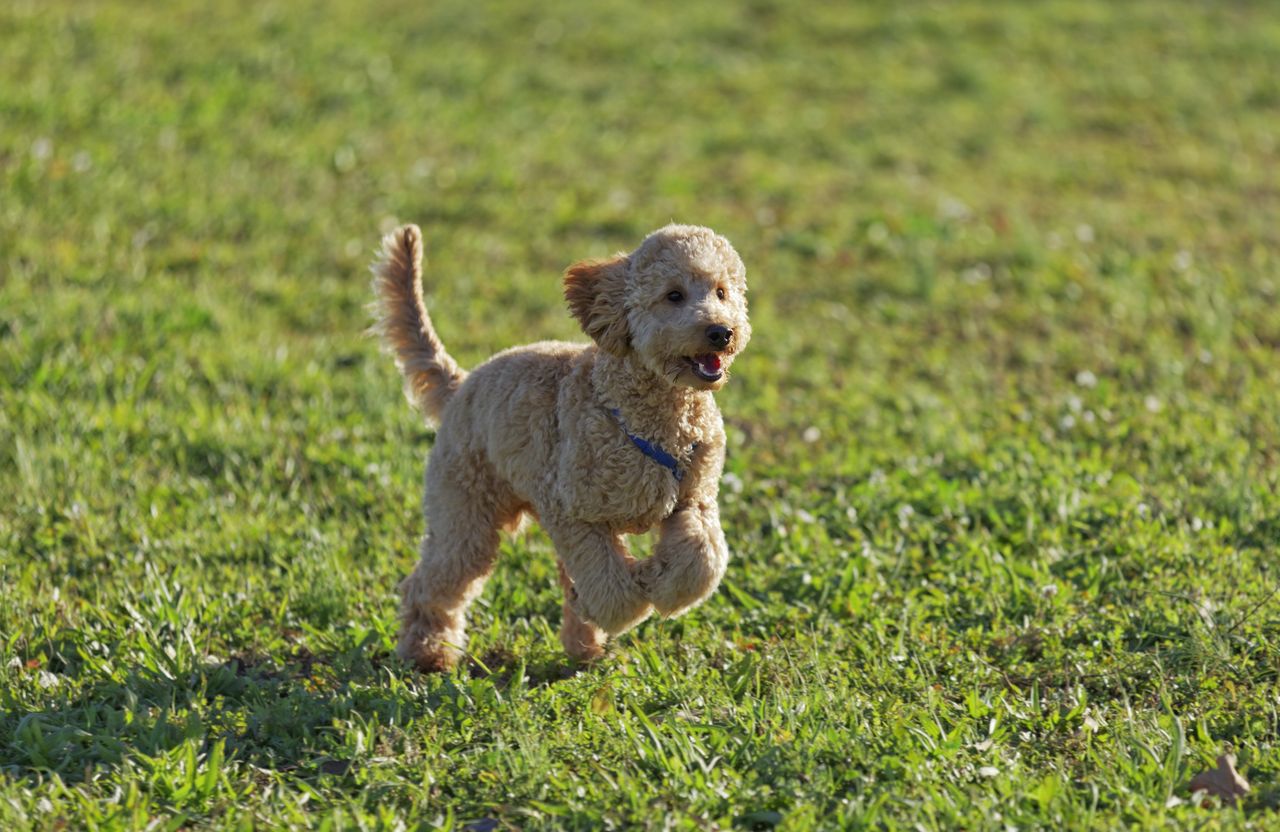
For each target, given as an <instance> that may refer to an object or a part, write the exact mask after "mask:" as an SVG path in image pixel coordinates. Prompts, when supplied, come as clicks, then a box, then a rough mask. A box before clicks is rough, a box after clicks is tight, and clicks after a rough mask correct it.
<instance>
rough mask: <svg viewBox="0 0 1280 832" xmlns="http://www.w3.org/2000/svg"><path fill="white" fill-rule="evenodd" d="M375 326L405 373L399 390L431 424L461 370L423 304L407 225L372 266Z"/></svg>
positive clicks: (417, 234)
mask: <svg viewBox="0 0 1280 832" xmlns="http://www.w3.org/2000/svg"><path fill="white" fill-rule="evenodd" d="M373 291H374V294H375V295H376V296H377V300H376V301H375V304H374V308H375V314H376V315H377V323H376V324H375V325H374V329H375V331H376V332H378V333H379V334H380V335H381V336H382V343H383V345H384V346H385V347H386V349H387V351H388V352H390V353H391V355H392V356H393V357H394V358H395V360H396V366H397V367H398V368H399V369H400V373H401V375H403V376H404V394H405V396H406V397H407V398H408V399H409V401H410V402H411V403H412V404H413V405H414V407H416V408H418V409H419V410H421V411H422V413H423V415H424V416H426V417H427V418H428V419H430V420H431V421H433V422H438V421H439V420H440V414H441V413H442V412H443V411H444V406H445V403H446V402H448V401H449V398H450V397H451V396H452V395H453V393H454V391H456V390H457V389H458V387H459V385H461V384H462V380H463V379H465V378H466V377H467V372H466V370H463V369H462V368H461V367H459V366H458V363H457V362H456V361H454V360H453V358H452V357H450V355H449V353H447V352H445V351H444V344H442V343H440V336H438V335H436V331H435V328H434V327H432V326H431V317H430V316H429V315H427V307H426V305H425V304H424V303H423V302H422V231H420V230H419V229H418V226H416V225H406V226H403V227H401V228H398V229H396V230H395V231H393V232H391V233H390V234H388V235H387V236H385V237H383V238H382V256H380V257H379V258H378V260H377V261H376V262H375V263H374V264H373Z"/></svg>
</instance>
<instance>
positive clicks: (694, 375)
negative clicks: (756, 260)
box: [564, 225, 751, 390]
mask: <svg viewBox="0 0 1280 832" xmlns="http://www.w3.org/2000/svg"><path fill="white" fill-rule="evenodd" d="M564 294H565V298H566V299H567V300H568V301H569V308H570V310H572V312H573V315H574V317H575V318H577V319H578V322H579V323H580V324H582V329H583V331H585V332H586V333H587V334H588V335H590V336H591V337H592V338H593V339H595V341H596V343H597V344H599V345H600V348H601V349H602V350H605V351H607V352H610V353H612V354H614V355H617V356H621V357H624V358H629V359H631V360H634V361H638V362H640V363H641V364H642V365H644V366H645V367H647V368H649V369H650V370H652V371H653V372H654V373H656V374H657V375H659V376H661V377H663V378H665V379H666V380H667V381H668V382H670V383H671V384H680V385H684V386H686V387H692V388H694V389H697V390H719V389H720V388H721V387H723V386H724V384H725V382H726V381H727V380H728V377H729V365H730V364H732V363H733V359H734V358H735V357H736V356H737V355H738V353H740V352H742V349H743V347H745V346H746V345H747V341H748V340H749V339H750V338H751V324H750V322H749V321H748V320H747V278H746V269H745V268H744V267H743V265H742V259H741V258H740V257H738V253H737V252H736V251H734V250H733V246H732V245H730V244H729V241H728V240H726V239H725V238H724V237H721V236H720V235H719V234H716V233H715V232H714V231H712V230H711V229H709V228H702V227H700V226H695V225H668V226H667V227H665V228H660V229H658V230H657V231H655V232H653V233H652V234H650V235H649V236H648V237H646V238H645V240H644V242H643V243H641V244H640V247H639V248H637V249H636V250H635V251H633V252H632V253H631V254H619V255H617V256H615V257H612V258H610V259H608V260H590V261H586V262H582V263H578V264H576V265H574V266H571V267H569V270H568V271H567V272H565V277H564Z"/></svg>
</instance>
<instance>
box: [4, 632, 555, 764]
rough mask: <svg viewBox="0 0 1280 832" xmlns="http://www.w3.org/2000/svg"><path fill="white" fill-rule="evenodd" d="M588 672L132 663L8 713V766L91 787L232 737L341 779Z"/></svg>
mask: <svg viewBox="0 0 1280 832" xmlns="http://www.w3.org/2000/svg"><path fill="white" fill-rule="evenodd" d="M76 669H77V668H74V667H67V668H64V670H68V671H74V670H76ZM578 672H580V668H578V667H575V666H570V665H565V664H563V663H558V662H555V661H544V662H540V663H538V664H535V665H532V666H530V665H526V664H525V663H524V662H523V661H521V660H519V659H517V658H516V657H515V656H513V655H512V654H510V653H509V652H506V651H497V650H495V651H490V652H489V653H488V654H485V655H484V656H482V657H480V658H479V659H478V660H477V659H472V660H470V661H469V663H468V664H466V665H463V666H460V668H459V670H458V671H456V672H454V673H451V674H435V675H423V674H418V673H416V672H414V671H412V670H410V669H409V668H408V667H406V666H405V665H404V664H403V663H402V662H401V661H400V660H399V659H397V658H396V657H395V656H394V655H392V654H391V653H389V652H387V651H385V650H378V651H368V652H367V651H365V650H364V649H363V648H357V649H355V650H353V651H348V652H345V653H339V652H335V653H326V654H317V653H313V652H311V651H310V650H308V649H307V648H306V647H295V648H294V650H293V652H292V653H290V654H289V655H287V656H285V657H283V658H282V659H272V658H268V657H264V656H259V655H253V654H247V653H246V654H237V655H233V656H231V657H230V658H228V659H226V660H225V661H222V662H220V663H217V664H206V665H200V666H193V667H185V668H177V667H169V668H162V669H157V668H154V667H139V666H131V667H129V668H127V669H125V670H123V671H121V672H119V673H117V674H115V675H113V676H112V677H110V678H106V679H101V680H97V681H94V682H92V683H89V684H87V685H83V686H80V687H78V688H77V689H76V690H75V691H74V692H68V693H67V694H65V695H62V696H56V697H55V698H53V699H51V700H47V701H46V703H43V705H42V707H38V708H30V707H28V708H23V707H21V706H19V707H14V706H12V705H10V706H9V707H6V708H5V710H4V711H3V712H0V772H4V773H6V774H8V775H9V776H11V777H15V778H24V779H26V778H31V779H42V778H44V777H45V776H47V775H49V774H57V775H58V776H59V777H60V778H61V779H62V780H63V781H66V782H80V781H84V780H89V779H93V778H95V777H97V776H100V775H102V774H103V773H105V772H107V771H110V770H112V769H115V768H118V767H121V766H124V765H129V766H140V767H142V768H144V769H147V768H151V769H158V768H164V767H165V766H167V765H169V764H170V763H172V762H173V759H174V758H175V757H176V756H177V755H180V754H188V752H189V751H194V753H195V755H202V754H208V753H209V752H211V750H212V749H213V748H214V746H215V745H217V744H218V743H219V742H221V743H223V744H224V753H225V755H226V757H227V758H234V759H237V760H240V761H242V762H246V763H249V764H251V765H253V766H255V767H256V768H259V769H262V770H264V771H265V772H272V771H274V772H279V773H288V774H289V775H290V776H292V777H302V778H304V779H306V778H309V777H320V776H323V775H336V776H343V775H346V774H347V773H348V771H349V770H350V769H351V767H352V765H353V762H352V761H353V760H355V759H356V758H357V757H358V756H359V755H360V754H361V753H368V751H369V749H370V748H372V749H373V750H374V752H375V753H377V754H379V755H384V756H395V755H398V754H403V753H406V745H407V743H406V739H407V736H408V734H407V731H408V729H409V728H410V727H411V726H412V725H413V723H415V722H417V721H420V720H423V719H430V720H431V721H432V722H434V723H436V724H439V725H440V726H441V727H442V728H443V727H450V728H458V729H461V728H464V727H465V726H466V725H467V724H470V723H473V722H474V721H475V717H476V715H477V713H478V712H480V711H481V710H482V709H484V708H489V707H495V706H497V705H498V704H499V701H500V698H501V696H502V695H503V693H504V692H505V691H507V690H508V689H511V688H513V687H516V686H519V687H524V688H535V687H543V686H547V685H553V684H556V683H558V682H560V681H562V680H564V679H568V678H572V677H573V676H574V675H576V674H577V673H578ZM47 675H48V678H49V679H50V682H49V684H50V685H60V686H64V687H72V686H75V685H76V677H75V675H74V673H65V674H63V675H61V677H59V676H58V675H57V674H47Z"/></svg>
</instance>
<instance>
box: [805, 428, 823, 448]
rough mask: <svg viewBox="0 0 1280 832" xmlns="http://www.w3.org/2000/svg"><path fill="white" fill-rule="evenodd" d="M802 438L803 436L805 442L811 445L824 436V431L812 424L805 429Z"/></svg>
mask: <svg viewBox="0 0 1280 832" xmlns="http://www.w3.org/2000/svg"><path fill="white" fill-rule="evenodd" d="M801 438H803V439H804V441H805V442H808V443H809V444H810V445H812V444H813V443H814V442H817V441H818V440H819V439H821V438H822V431H820V430H818V429H817V428H816V427H814V426H813V425H810V426H809V427H807V428H805V429H804V433H803V434H802V435H801Z"/></svg>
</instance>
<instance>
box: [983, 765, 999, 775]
mask: <svg viewBox="0 0 1280 832" xmlns="http://www.w3.org/2000/svg"><path fill="white" fill-rule="evenodd" d="M978 774H979V775H980V776H982V777H996V776H997V775H999V774H1000V769H998V768H996V767H995V766H983V767H982V768H980V769H978Z"/></svg>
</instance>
